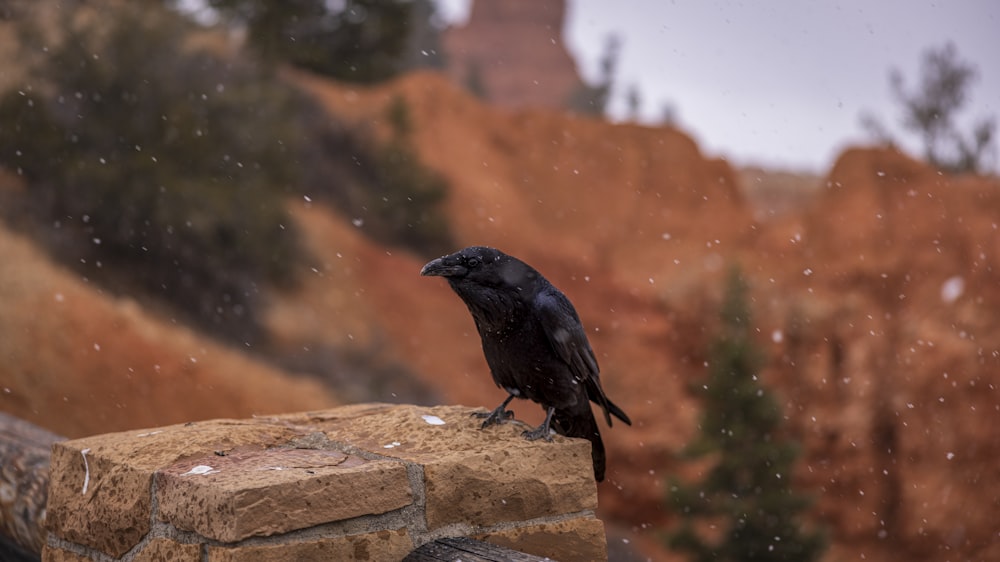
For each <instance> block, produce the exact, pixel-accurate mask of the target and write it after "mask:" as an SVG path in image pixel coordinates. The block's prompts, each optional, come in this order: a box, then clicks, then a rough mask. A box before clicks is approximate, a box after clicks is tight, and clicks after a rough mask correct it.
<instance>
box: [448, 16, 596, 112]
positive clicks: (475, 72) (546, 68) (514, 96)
mask: <svg viewBox="0 0 1000 562" xmlns="http://www.w3.org/2000/svg"><path fill="white" fill-rule="evenodd" d="M565 15H566V2H565V0H504V1H502V2H497V1H486V2H473V4H472V11H471V15H470V17H469V21H468V23H466V24H465V25H464V26H462V27H455V28H450V29H448V30H446V31H445V33H444V34H443V37H442V44H443V47H444V51H445V54H446V57H447V64H448V68H447V71H448V75H449V76H450V77H451V79H452V81H453V82H454V83H455V84H458V85H459V86H461V87H463V88H466V89H468V90H471V91H473V92H475V93H477V94H478V95H481V96H482V97H483V98H484V99H487V100H489V101H491V102H493V103H496V104H498V105H501V106H504V107H548V108H563V107H566V102H567V101H568V100H569V98H570V96H571V95H572V94H573V93H574V92H575V91H576V90H577V89H578V88H579V87H580V86H581V85H582V81H581V80H580V76H579V74H578V73H577V70H576V64H575V63H574V61H573V59H572V57H570V55H569V52H568V51H567V50H566V46H565V45H564V44H563V39H562V27H563V22H564V20H565Z"/></svg>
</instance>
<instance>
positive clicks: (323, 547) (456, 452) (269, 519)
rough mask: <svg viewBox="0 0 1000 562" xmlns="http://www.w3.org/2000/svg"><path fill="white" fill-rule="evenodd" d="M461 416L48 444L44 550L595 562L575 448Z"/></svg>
mask: <svg viewBox="0 0 1000 562" xmlns="http://www.w3.org/2000/svg"><path fill="white" fill-rule="evenodd" d="M475 411H476V410H473V409H470V408H465V407H461V406H438V407H422V406H409V405H391V404H358V405H354V406H346V407H341V408H335V409H331V410H323V411H314V412H304V413H298V414H287V415H281V416H274V417H268V418H256V419H253V420H246V421H234V420H213V421H207V422H199V423H192V424H184V425H175V426H169V427H164V428H161V429H155V430H140V431H130V432H123V433H118V434H108V435H99V436H95V437H91V438H87V439H79V440H75V441H67V442H63V443H58V444H56V445H55V446H54V450H53V462H52V470H53V480H52V485H51V490H50V496H49V505H48V509H49V522H50V525H51V532H52V535H51V536H53V537H57V538H59V539H62V540H65V541H69V542H71V543H76V544H79V545H82V546H84V547H88V548H92V549H94V550H96V551H99V552H101V553H103V554H104V555H105V556H107V557H110V558H120V557H121V556H123V555H124V554H125V553H126V552H129V551H130V550H133V549H134V550H136V551H137V552H136V553H135V554H129V555H128V556H129V559H130V560H133V561H134V560H139V561H144V562H152V561H159V560H164V561H165V560H171V561H175V562H195V561H200V560H202V559H203V558H204V557H205V556H206V555H207V559H208V560H212V561H216V562H220V561H221V562H224V561H242V560H277V561H279V562H280V561H282V560H342V559H358V560H401V559H402V558H403V557H404V556H405V555H406V554H407V553H409V552H410V551H411V550H412V549H413V547H414V541H416V542H423V541H424V540H427V538H428V536H429V535H428V533H430V534H432V535H434V534H440V533H441V532H442V530H446V532H449V533H458V534H465V533H468V532H472V530H473V529H474V530H475V531H476V532H481V533H486V534H488V536H490V537H495V538H496V540H497V541H507V542H505V543H502V544H505V545H506V546H510V547H512V548H516V549H521V550H523V549H524V547H525V546H527V547H528V548H529V549H535V551H537V552H539V553H541V554H544V555H551V553H560V554H561V555H562V556H563V558H565V553H569V554H571V555H572V556H578V554H579V558H580V559H583V558H587V559H598V558H600V557H601V556H603V552H604V551H603V546H604V542H603V541H604V539H603V527H602V525H601V522H600V521H598V520H597V519H595V518H594V515H593V510H594V509H595V508H596V506H597V490H596V485H595V483H594V481H593V478H592V467H591V458H590V443H589V442H587V441H584V440H577V439H566V438H563V437H560V436H556V437H555V438H554V439H553V441H552V442H545V441H535V442H531V441H527V440H525V439H524V438H523V437H522V436H521V432H522V431H523V430H524V428H525V425H524V424H521V423H519V422H511V423H508V424H504V425H502V426H499V427H491V428H488V429H486V430H481V429H480V423H481V422H480V420H479V419H477V418H474V417H472V415H471V414H472V413H473V412H475ZM84 453H86V456H84ZM85 458H86V463H84V459H85ZM421 475H422V477H423V480H422V481H421V480H420V476H421ZM84 482H86V489H84ZM154 493H155V498H154V497H153V496H152V494H154ZM154 509H155V510H156V511H155V512H154ZM539 521H545V523H544V524H541V523H539ZM151 522H156V527H155V528H152V529H153V530H155V534H154V535H153V536H151V537H147V535H148V534H149V533H150V531H151ZM529 522H530V523H531V526H529V527H523V526H524V525H527V524H529ZM519 526H521V528H519V529H514V530H507V529H508V528H514V527H519ZM292 531H301V532H297V533H291V532H292ZM275 535H277V536H275ZM154 537H155V538H154ZM250 538H252V540H245V539H250ZM522 543H523V544H522ZM53 544H56V543H53ZM498 544H501V543H499V542H498ZM139 545H141V546H139ZM137 546H138V548H136V547H137ZM529 551H530V550H529ZM46 552H47V554H46V556H47V558H46V559H51V560H75V559H78V558H74V556H76V555H73V554H72V553H70V552H64V551H63V550H60V549H59V548H49V549H47V551H46Z"/></svg>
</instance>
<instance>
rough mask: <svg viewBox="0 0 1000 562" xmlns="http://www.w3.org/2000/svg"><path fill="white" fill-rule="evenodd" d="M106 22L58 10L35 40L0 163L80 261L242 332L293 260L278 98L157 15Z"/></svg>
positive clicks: (285, 103) (289, 126) (264, 80)
mask: <svg viewBox="0 0 1000 562" xmlns="http://www.w3.org/2000/svg"><path fill="white" fill-rule="evenodd" d="M113 13H114V17H112V18H104V17H102V18H92V19H89V20H88V19H87V18H82V17H79V13H78V14H73V15H68V16H67V17H66V21H64V22H61V24H62V29H63V31H62V33H63V35H62V38H61V41H60V42H59V43H58V44H57V45H54V46H51V47H48V48H46V49H45V50H42V49H41V48H38V45H37V44H35V46H36V48H35V49H34V52H33V53H32V54H34V55H35V58H36V60H37V64H36V65H34V67H33V68H32V78H31V81H30V84H29V85H26V86H24V87H22V88H20V89H19V90H15V91H11V92H8V93H7V94H5V95H4V96H3V97H2V99H0V123H3V124H4V125H3V127H2V128H0V165H4V166H6V167H9V168H11V169H12V170H16V171H17V172H18V173H19V174H21V175H22V176H24V177H25V178H26V179H27V180H28V184H29V192H28V197H29V198H30V201H31V203H32V204H33V206H34V209H35V210H36V211H39V212H41V213H43V214H44V216H47V217H48V220H49V221H52V224H54V225H56V226H59V227H60V228H63V230H71V231H73V232H75V233H77V240H78V241H79V242H81V243H79V244H77V245H76V246H75V247H74V248H73V251H74V252H77V253H79V254H80V256H81V258H80V259H81V260H87V261H89V262H90V263H93V262H94V261H96V260H99V261H100V263H101V264H102V265H104V266H105V267H104V268H103V269H104V270H107V269H109V268H108V267H106V266H107V265H111V266H121V267H120V268H115V267H112V268H110V269H118V270H120V271H125V272H126V275H124V276H121V277H122V278H127V279H129V280H134V281H137V282H138V283H139V284H141V285H142V286H144V287H145V288H146V289H148V290H150V291H153V292H155V293H157V294H159V295H161V296H162V297H164V298H166V299H168V300H169V301H171V302H173V303H175V304H177V305H179V306H180V307H181V308H184V309H187V310H189V311H190V312H192V313H193V314H194V315H195V317H196V318H197V319H199V320H200V321H202V322H204V323H208V324H210V325H213V326H216V329H219V330H222V332H223V333H228V335H230V336H235V337H243V338H246V337H251V336H252V333H250V332H252V327H253V325H254V322H253V307H254V304H255V303H256V301H257V299H258V295H257V287H258V285H259V284H260V283H263V282H277V283H281V282H288V281H290V280H291V279H290V272H291V271H292V269H291V267H290V265H291V264H292V263H293V262H294V261H295V259H296V258H297V256H298V252H297V249H296V248H297V242H296V237H295V234H294V232H293V231H292V230H290V226H291V225H290V222H289V219H288V217H287V216H286V211H285V208H284V206H283V203H282V195H283V193H282V190H283V189H287V188H289V187H290V186H292V185H293V184H294V183H296V182H297V179H296V177H295V176H296V174H295V169H294V167H293V159H294V158H293V157H294V156H295V155H296V154H297V152H296V151H297V149H296V148H295V143H296V142H297V141H299V132H298V131H297V128H296V123H297V120H296V119H295V118H294V116H295V112H294V107H293V104H292V102H293V100H292V98H291V95H290V93H289V90H288V89H287V88H282V87H281V86H280V84H279V83H278V82H277V81H276V80H275V79H274V77H273V76H272V75H271V74H269V73H268V72H267V71H266V70H265V69H262V68H261V67H259V66H254V65H252V64H250V63H248V62H247V61H245V60H241V59H237V58H220V57H218V56H214V55H212V54H210V53H208V52H206V51H205V50H198V49H194V48H192V47H190V46H189V44H188V43H186V42H185V38H187V37H189V33H188V31H189V24H187V23H186V22H185V20H183V18H180V17H179V16H176V15H173V14H172V13H171V12H169V11H167V10H164V9H157V8H155V7H154V6H150V5H143V6H135V7H133V6H131V5H127V4H126V5H124V6H122V7H120V8H118V9H116V10H115V11H114V12H113ZM81 22H82V23H81ZM35 36H36V37H37V36H38V35H35ZM26 37H28V38H29V39H30V35H26ZM31 45H32V43H31V42H28V43H26V46H27V47H28V49H29V50H30V47H31Z"/></svg>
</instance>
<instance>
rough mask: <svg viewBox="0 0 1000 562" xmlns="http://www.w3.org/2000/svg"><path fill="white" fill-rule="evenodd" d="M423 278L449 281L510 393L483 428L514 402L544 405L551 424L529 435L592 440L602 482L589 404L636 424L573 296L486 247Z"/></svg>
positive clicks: (435, 264)
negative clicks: (606, 384)
mask: <svg viewBox="0 0 1000 562" xmlns="http://www.w3.org/2000/svg"><path fill="white" fill-rule="evenodd" d="M420 274H421V275H436V276H440V277H444V278H446V279H447V280H448V283H449V285H451V288H452V289H454V291H455V292H456V293H457V294H458V296H459V297H461V299H462V301H464V302H465V304H466V306H467V307H468V308H469V312H470V313H471V314H472V318H473V320H474V321H475V323H476V329H477V330H478V331H479V336H480V338H481V339H482V342H483V353H484V354H485V356H486V362H487V363H488V364H489V366H490V372H491V374H492V375H493V381H494V382H495V383H496V384H497V386H499V387H500V388H502V389H504V390H505V391H507V393H508V394H510V397H508V399H507V400H506V401H504V403H503V404H501V405H500V407H499V408H497V409H496V410H494V411H493V413H492V414H490V416H489V417H487V420H486V422H484V427H485V426H486V425H489V424H491V423H502V422H503V421H505V420H506V419H507V418H508V413H507V410H506V406H507V404H508V403H509V402H510V399H511V397H518V398H527V399H529V400H532V401H534V402H537V403H538V404H541V405H542V407H543V408H545V409H546V413H547V415H546V421H545V423H543V424H542V426H540V427H539V428H538V429H536V430H534V431H530V432H526V433H525V435H526V436H527V437H529V438H532V439H537V438H547V437H548V430H549V424H550V423H551V424H552V426H553V427H554V429H555V430H556V431H557V432H558V433H560V434H562V435H566V436H569V437H582V438H584V439H589V440H590V442H591V445H592V454H593V461H594V477H595V478H596V479H597V480H598V481H601V480H603V479H604V466H605V456H604V443H603V441H602V440H601V434H600V432H599V431H598V428H597V421H596V420H595V419H594V414H593V412H592V411H591V409H590V402H594V403H595V404H597V405H598V406H599V407H600V408H601V410H602V411H603V413H604V419H605V421H606V422H607V424H608V425H609V426H610V425H611V416H614V417H617V418H618V419H620V420H621V421H623V422H625V423H626V424H628V425H632V422H631V420H629V418H628V415H626V414H625V412H624V411H623V410H622V409H621V408H619V407H618V406H617V405H615V404H614V403H613V402H611V400H610V399H609V398H608V397H607V395H606V394H605V393H604V389H603V388H601V380H600V368H599V367H598V364H597V358H596V357H595V356H594V351H593V350H592V349H591V347H590V342H589V341H588V340H587V334H586V332H585V331H584V329H583V324H581V322H580V318H579V316H577V313H576V309H574V308H573V304H572V303H571V302H570V301H569V299H568V298H566V295H564V294H563V293H562V292H561V291H560V290H559V289H557V288H556V287H555V286H553V285H552V284H551V283H549V281H548V280H547V279H545V277H543V276H542V275H541V274H540V273H538V271H536V270H535V269H534V268H532V267H531V266H529V265H528V264H526V263H524V262H522V261H521V260H519V259H517V258H515V257H512V256H508V255H507V254H504V253H503V252H501V251H499V250H496V249H493V248H487V247H483V246H474V247H470V248H465V249H464V250H461V251H459V252H456V253H454V254H451V255H448V256H444V257H441V258H438V259H436V260H433V261H431V262H430V263H428V264H427V265H425V266H424V267H423V269H422V270H421V271H420Z"/></svg>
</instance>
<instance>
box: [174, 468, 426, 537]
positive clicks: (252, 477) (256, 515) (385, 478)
mask: <svg viewBox="0 0 1000 562" xmlns="http://www.w3.org/2000/svg"><path fill="white" fill-rule="evenodd" d="M195 467H202V468H200V469H196V468H195ZM198 470H202V471H208V473H204V474H199V473H197V472H198ZM156 482H157V485H156V489H157V491H156V494H157V499H158V502H159V517H160V519H161V520H163V521H166V522H168V523H171V524H173V525H174V526H175V527H177V528H179V529H183V530H187V531H196V532H198V533H199V534H201V535H203V536H205V537H208V538H211V539H215V540H219V541H223V542H235V541H239V540H242V539H245V538H247V537H251V536H269V535H273V534H277V533H285V532H288V531H292V530H296V529H304V528H307V527H312V526H315V525H318V524H321V523H328V522H332V521H340V520H343V519H350V518H353V517H358V516H360V515H369V514H379V513H385V512H387V511H392V510H394V509H399V508H401V507H404V506H406V505H409V504H410V503H412V501H413V493H412V490H411V489H410V485H409V480H408V478H407V475H406V467H405V466H404V465H403V464H402V463H399V462H393V461H380V460H375V461H367V460H364V459H362V458H360V457H356V456H350V455H345V454H343V453H339V452H336V451H328V450H317V449H270V450H266V451H240V452H237V453H234V454H231V455H227V456H215V455H210V456H207V457H195V458H190V459H186V460H184V461H182V462H178V463H175V464H174V465H172V466H170V467H168V468H165V469H163V470H162V471H160V472H159V473H158V474H157V476H156Z"/></svg>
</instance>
